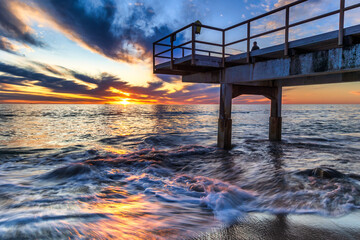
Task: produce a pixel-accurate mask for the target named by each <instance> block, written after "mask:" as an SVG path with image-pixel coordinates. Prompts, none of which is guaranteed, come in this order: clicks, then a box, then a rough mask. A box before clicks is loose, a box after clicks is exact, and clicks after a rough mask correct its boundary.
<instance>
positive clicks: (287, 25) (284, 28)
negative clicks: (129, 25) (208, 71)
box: [153, 0, 360, 69]
mask: <svg viewBox="0 0 360 240" xmlns="http://www.w3.org/2000/svg"><path fill="white" fill-rule="evenodd" d="M307 1H309V0H298V1H296V2H293V3H291V4H288V5H285V6H283V7H279V8H277V9H274V10H272V11H269V12H267V13H264V14H261V15H259V16H256V17H254V18H251V19H248V20H246V21H243V22H240V23H238V24H236V25H233V26H231V27H228V28H225V29H221V28H216V27H211V26H207V25H201V27H202V28H205V29H211V30H215V31H219V32H222V44H218V43H212V42H205V41H199V40H196V35H195V28H196V26H198V25H197V24H196V23H191V24H189V25H187V26H185V27H183V28H181V29H179V30H177V31H175V32H173V33H171V34H169V35H167V36H166V37H163V38H161V39H159V40H158V41H156V42H154V43H153V65H154V69H155V61H156V58H167V59H170V69H173V68H174V60H176V58H174V50H175V49H177V48H181V49H182V57H184V56H185V50H191V64H192V65H194V64H195V54H196V52H206V53H208V55H209V56H211V54H218V55H221V59H222V64H221V65H222V67H225V58H226V57H227V56H231V55H232V54H229V53H226V47H228V46H231V45H234V44H238V43H241V42H246V48H247V51H246V53H247V62H248V63H249V62H250V52H251V49H250V43H251V40H252V39H254V38H258V37H262V36H265V35H268V34H272V33H275V32H279V31H285V34H284V35H285V36H284V38H285V39H284V56H288V55H289V34H290V29H291V28H293V27H297V26H300V25H303V24H305V23H309V22H312V21H316V20H320V19H323V18H326V17H329V16H333V15H336V14H339V28H338V31H339V34H338V45H339V46H342V45H343V43H344V22H345V12H346V11H349V10H352V9H355V8H360V3H357V4H353V5H351V6H347V7H346V6H345V0H339V1H340V6H339V9H337V10H334V11H331V12H328V13H325V14H321V15H318V16H315V17H311V18H308V19H305V20H301V21H297V22H295V23H290V9H291V8H292V7H294V6H297V5H299V4H302V3H304V2H307ZM281 11H285V23H284V26H282V27H278V28H275V29H272V30H269V31H266V32H263V33H259V34H255V35H251V25H252V23H253V22H254V21H256V20H259V19H261V18H265V17H267V16H270V15H272V14H275V13H278V12H281ZM244 25H245V26H246V29H247V32H246V37H245V38H242V39H239V40H236V41H233V42H230V43H226V41H225V39H226V32H228V31H229V30H232V29H234V28H237V27H240V26H244ZM189 28H191V31H192V36H191V40H190V41H187V42H185V43H182V44H180V45H177V46H174V44H173V43H174V41H173V39H174V36H176V34H177V33H180V32H183V31H184V30H186V29H189ZM165 39H170V44H163V43H161V42H162V41H164V40H165ZM190 43H191V47H184V46H185V45H188V44H190ZM196 43H201V44H204V45H210V46H216V47H221V49H222V50H221V52H216V51H210V50H205V49H197V48H196ZM156 46H163V47H169V48H168V49H166V50H165V51H162V52H160V53H156ZM168 52H170V57H169V56H163V54H165V53H168Z"/></svg>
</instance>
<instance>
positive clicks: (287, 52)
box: [284, 7, 290, 56]
mask: <svg viewBox="0 0 360 240" xmlns="http://www.w3.org/2000/svg"><path fill="white" fill-rule="evenodd" d="M289 24H290V7H287V8H286V16H285V50H284V55H285V56H288V55H289Z"/></svg>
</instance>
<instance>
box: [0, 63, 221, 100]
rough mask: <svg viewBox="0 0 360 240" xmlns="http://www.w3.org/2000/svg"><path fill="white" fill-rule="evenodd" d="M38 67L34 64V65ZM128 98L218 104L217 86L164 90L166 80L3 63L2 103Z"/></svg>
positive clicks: (0, 79)
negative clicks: (139, 81) (137, 82)
mask: <svg viewBox="0 0 360 240" xmlns="http://www.w3.org/2000/svg"><path fill="white" fill-rule="evenodd" d="M34 66H35V67H34ZM124 98H126V99H128V100H130V102H135V103H163V104H173V103H187V104H200V103H207V104H208V103H217V102H218V100H219V88H218V86H215V87H214V86H212V85H207V84H185V85H183V86H182V87H180V88H179V89H178V90H176V91H174V90H171V91H170V90H165V89H164V82H162V81H155V82H149V83H148V84H147V86H132V85H130V84H129V83H127V82H125V81H122V80H121V79H119V78H118V77H117V76H114V75H112V74H109V73H102V74H99V75H97V76H88V75H86V74H83V73H80V72H77V71H74V70H71V69H67V68H63V67H60V66H50V65H47V64H41V63H38V62H32V63H31V64H29V65H28V66H26V67H19V66H14V65H9V64H5V63H0V102H19V101H20V102H21V101H30V102H56V101H58V102H68V103H71V102H74V103H75V102H76V103H91V102H92V103H106V102H118V101H121V100H122V99H124Z"/></svg>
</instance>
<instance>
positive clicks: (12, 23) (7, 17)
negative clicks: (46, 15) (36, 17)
mask: <svg viewBox="0 0 360 240" xmlns="http://www.w3.org/2000/svg"><path fill="white" fill-rule="evenodd" d="M16 2H17V1H16V0H0V35H1V36H3V37H6V38H10V39H14V40H16V41H19V42H21V43H23V44H26V45H27V44H30V45H33V46H44V43H42V42H41V41H39V40H38V39H36V37H35V36H34V35H33V33H32V32H31V28H30V27H29V26H27V25H26V24H25V23H24V22H23V21H21V20H20V19H19V18H18V17H17V16H16V15H15V14H14V11H13V9H12V4H14V3H16Z"/></svg>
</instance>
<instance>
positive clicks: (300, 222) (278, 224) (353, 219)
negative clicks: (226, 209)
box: [195, 211, 360, 240]
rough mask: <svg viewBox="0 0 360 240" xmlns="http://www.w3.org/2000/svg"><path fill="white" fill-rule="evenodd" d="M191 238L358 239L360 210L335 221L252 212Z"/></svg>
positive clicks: (317, 217)
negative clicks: (234, 222)
mask: <svg viewBox="0 0 360 240" xmlns="http://www.w3.org/2000/svg"><path fill="white" fill-rule="evenodd" d="M195 239H199V240H200V239H214V240H215V239H216V240H222V239H226V240H232V239H241V240H242V239H249V240H250V239H251V240H253V239H274V240H275V239H276V240H279V239H281V240H282V239H291V240H294V239H304V240H305V239H306V240H311V239H316V240H321V239H324V240H325V239H326V240H333V239H339V240H340V239H341V240H347V239H360V211H357V212H354V213H351V214H348V215H346V216H342V217H338V218H331V217H322V216H318V215H313V214H303V215H272V214H263V213H253V214H249V215H248V216H247V217H246V218H243V219H239V223H237V224H234V225H232V226H230V227H227V228H223V229H221V230H216V231H213V232H210V233H205V234H202V235H200V236H199V237H197V238H195Z"/></svg>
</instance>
